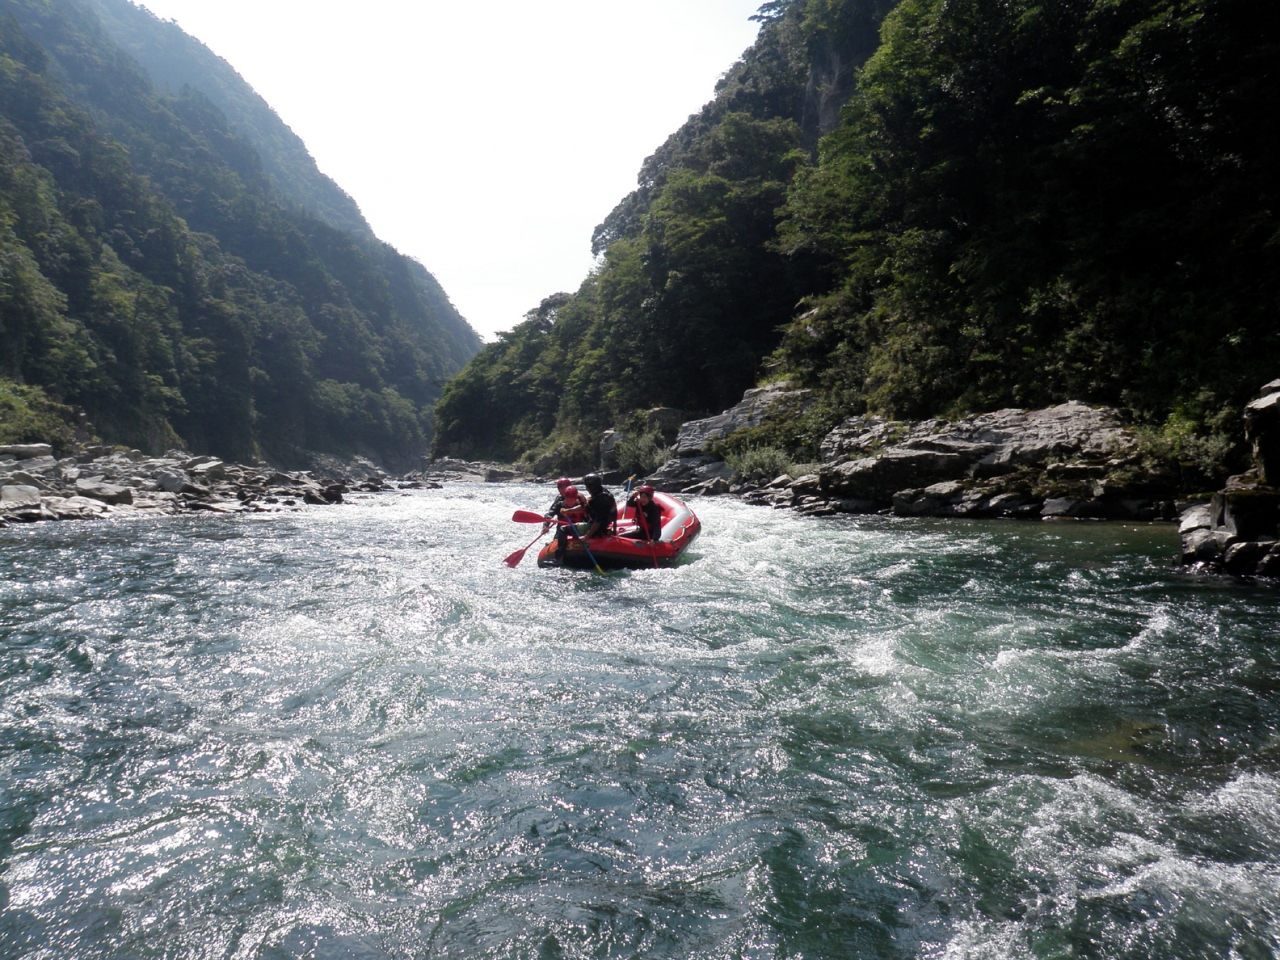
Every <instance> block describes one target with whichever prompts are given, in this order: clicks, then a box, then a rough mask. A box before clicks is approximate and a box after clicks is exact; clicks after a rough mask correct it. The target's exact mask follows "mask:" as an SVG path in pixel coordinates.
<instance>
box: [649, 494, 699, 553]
mask: <svg viewBox="0 0 1280 960" xmlns="http://www.w3.org/2000/svg"><path fill="white" fill-rule="evenodd" d="M653 499H654V501H655V502H656V503H657V504H658V506H659V507H660V508H661V509H662V512H663V513H664V514H668V515H669V516H668V519H667V522H666V523H664V524H663V525H662V540H663V541H665V542H666V543H675V542H677V541H679V540H682V539H684V537H685V536H687V535H688V533H689V531H688V530H686V527H687V526H688V525H689V523H690V521H694V522H696V518H695V517H694V515H693V511H692V510H690V509H689V507H688V506H687V505H686V504H684V503H683V502H682V501H680V500H677V499H676V498H675V497H672V496H669V495H667V494H665V493H655V494H654V495H653Z"/></svg>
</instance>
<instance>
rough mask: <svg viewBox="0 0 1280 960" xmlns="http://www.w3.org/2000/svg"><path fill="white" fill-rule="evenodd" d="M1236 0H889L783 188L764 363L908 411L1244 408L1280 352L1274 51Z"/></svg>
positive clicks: (1259, 20) (854, 398)
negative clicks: (867, 54)
mask: <svg viewBox="0 0 1280 960" xmlns="http://www.w3.org/2000/svg"><path fill="white" fill-rule="evenodd" d="M1260 13H1261V11H1260V9H1259V5H1258V4H1256V3H1252V2H1247V0H1058V2H1055V3H1049V4H1046V3H1037V2H1030V0H998V2H997V0H946V2H942V0H903V2H902V3H901V4H900V6H899V7H898V8H897V9H896V10H895V11H894V13H893V15H892V16H891V17H890V18H889V20H888V21H887V23H886V24H885V29H884V33H883V42H882V44H881V47H880V49H879V50H878V51H877V53H876V54H875V56H874V57H873V58H872V60H871V61H870V62H869V63H868V64H867V67H866V69H865V71H864V72H863V75H862V77H861V80H860V84H859V89H858V92H857V94H856V96H855V97H854V98H853V100H852V101H851V102H850V104H849V105H848V107H847V108H846V119H845V122H844V124H843V125H842V126H841V127H840V129H839V130H838V131H836V132H835V133H833V134H832V135H831V136H830V137H829V138H828V140H827V141H826V142H824V144H823V149H822V159H821V162H820V164H819V165H818V166H817V168H816V169H813V170H809V171H806V172H805V174H804V176H803V177H802V178H801V179H800V180H799V182H798V183H797V184H796V186H795V188H794V189H793V191H792V193H791V197H790V202H789V206H788V211H787V218H788V219H787V222H786V224H785V225H784V228H783V239H782V244H783V247H784V248H785V249H786V250H788V251H790V252H793V253H795V252H801V251H804V252H806V253H809V254H816V255H818V256H819V257H821V258H823V260H824V262H825V264H826V268H827V270H829V271H830V276H831V279H832V289H831V290H829V291H827V292H824V293H823V294H822V295H820V296H817V297H815V298H813V300H812V302H811V304H810V305H809V306H810V308H811V309H809V310H807V311H805V312H803V313H802V315H801V317H800V318H799V319H798V320H797V321H796V322H795V323H794V324H792V326H791V328H790V329H789V331H788V334H787V337H786V341H785V343H784V344H783V346H782V349H781V351H780V352H779V355H778V359H779V360H780V361H781V362H782V364H783V365H784V366H785V367H786V368H787V369H789V370H791V371H794V372H797V373H799V374H800V375H801V376H802V378H803V379H805V380H808V381H810V382H814V381H816V382H821V383H823V384H825V385H826V386H828V387H829V388H830V389H832V390H835V391H838V392H841V393H844V394H846V395H847V396H848V399H849V402H850V403H851V404H858V403H865V404H867V405H868V406H870V407H872V408H874V409H879V410H888V411H891V412H895V413H901V414H907V415H928V414H934V413H939V412H947V411H951V410H957V411H958V410H982V409H991V408H995V407H999V406H1002V405H1011V404H1012V405H1038V404H1044V403H1049V402H1053V401H1058V400H1062V399H1066V398H1070V397H1074V398H1079V399H1084V400H1090V401H1098V402H1109V403H1115V404H1119V405H1121V406H1122V407H1124V408H1126V409H1128V410H1130V411H1132V412H1134V413H1136V414H1138V415H1139V416H1141V417H1145V418H1148V419H1162V418H1164V417H1166V416H1168V415H1170V414H1171V413H1177V415H1178V416H1187V415H1191V416H1193V417H1195V418H1199V419H1200V420H1201V421H1203V420H1205V419H1206V418H1211V417H1212V416H1214V415H1215V414H1216V413H1217V412H1218V411H1219V410H1221V409H1222V408H1223V407H1224V406H1228V407H1236V408H1238V405H1239V404H1240V403H1241V402H1242V401H1243V400H1245V399H1247V398H1248V396H1249V394H1250V393H1251V392H1252V391H1254V390H1256V389H1257V387H1258V386H1259V385H1261V384H1262V383H1264V382H1266V381H1267V380H1269V379H1272V378H1273V377H1274V375H1275V373H1276V370H1277V367H1278V366H1280V326H1277V324H1276V321H1275V318H1276V316H1277V307H1280V298H1278V296H1277V294H1280V271H1278V269H1277V268H1278V267H1280V261H1278V259H1277V257H1278V255H1280V247H1278V246H1277V239H1280V233H1278V232H1277V228H1278V227H1280V221H1278V220H1277V215H1278V214H1280V208H1278V206H1277V201H1278V200H1280V195H1278V191H1280V180H1278V179H1277V173H1278V172H1280V167H1278V166H1277V160H1278V159H1280V157H1278V156H1277V117H1278V116H1280V88H1278V86H1277V81H1278V80H1280V75H1278V68H1280V47H1278V46H1277V40H1278V38H1277V29H1276V26H1275V23H1274V19H1273V18H1268V17H1265V16H1259V14H1260Z"/></svg>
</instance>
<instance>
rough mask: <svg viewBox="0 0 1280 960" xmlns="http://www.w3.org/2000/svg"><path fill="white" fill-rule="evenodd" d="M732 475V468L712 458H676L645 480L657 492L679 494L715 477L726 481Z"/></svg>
mask: <svg viewBox="0 0 1280 960" xmlns="http://www.w3.org/2000/svg"><path fill="white" fill-rule="evenodd" d="M732 475H733V470H732V468H730V466H729V465H728V464H727V463H725V462H724V461H723V460H717V459H715V458H714V457H709V456H697V457H676V458H673V459H671V460H668V461H667V462H666V463H664V464H663V465H662V466H661V467H659V468H658V469H657V471H655V472H654V473H652V474H650V475H649V476H648V478H647V480H648V482H649V483H651V484H653V486H655V487H657V488H658V489H659V490H666V491H667V492H669V493H680V492H682V491H684V490H688V489H689V488H690V487H693V486H694V485H696V484H699V483H704V482H705V481H707V480H711V479H714V478H716V477H723V478H724V479H725V480H726V481H727V480H728V479H729V478H730V477H731V476H732Z"/></svg>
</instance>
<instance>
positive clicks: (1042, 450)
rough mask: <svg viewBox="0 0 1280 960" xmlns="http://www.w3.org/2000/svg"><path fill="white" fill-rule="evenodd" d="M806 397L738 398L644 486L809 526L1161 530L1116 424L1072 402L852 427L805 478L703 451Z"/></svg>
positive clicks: (1153, 495)
mask: <svg viewBox="0 0 1280 960" xmlns="http://www.w3.org/2000/svg"><path fill="white" fill-rule="evenodd" d="M806 402H807V393H806V392H805V391H795V390H791V389H790V388H789V385H786V384H773V385H770V387H766V388H760V389H759V390H753V391H748V392H747V394H746V395H745V396H744V397H743V402H742V403H740V404H738V405H737V406H736V407H734V408H733V409H732V410H727V411H725V413H723V414H721V415H720V416H719V417H711V418H707V419H705V420H698V421H693V422H691V423H686V424H684V426H683V427H682V428H681V430H680V441H678V442H677V445H676V446H675V448H674V449H673V453H675V454H677V456H675V457H674V458H673V459H671V460H669V461H667V462H666V463H665V464H663V465H662V467H661V468H659V470H658V471H657V472H656V473H654V474H653V475H652V476H651V477H650V478H649V481H650V482H651V483H653V484H654V485H655V486H658V487H660V488H662V489H666V490H670V491H673V492H683V493H685V494H694V495H698V494H705V495H711V494H724V493H733V494H740V495H742V496H744V497H745V498H746V499H748V500H750V501H752V502H756V503H766V504H771V505H773V506H775V507H793V508H796V509H798V510H800V511H802V512H804V513H808V514H812V515H815V516H833V515H836V514H841V513H895V514H898V515H900V516H953V517H1005V518H1019V519H1047V520H1058V519H1087V518H1114V519H1138V520H1153V519H1165V520H1172V519H1174V517H1175V516H1176V508H1175V504H1174V501H1173V494H1174V487H1173V484H1172V482H1171V480H1170V479H1169V478H1168V477H1165V476H1163V475H1162V474H1160V473H1159V471H1154V470H1150V469H1148V468H1147V467H1146V466H1145V465H1144V462H1143V459H1142V457H1141V456H1140V453H1139V445H1138V440H1137V437H1136V435H1135V434H1134V433H1133V431H1132V430H1131V429H1130V428H1129V427H1127V426H1126V425H1125V423H1124V422H1123V420H1122V418H1121V417H1120V415H1119V413H1117V412H1116V411H1115V410H1113V409H1111V408H1108V407H1092V406H1089V405H1087V404H1083V403H1078V402H1069V403H1063V404H1059V405H1057V406H1054V407H1047V408H1044V409H1041V410H1020V409H1007V410H998V411H995V412H994V413H984V414H980V415H977V416H973V417H966V418H964V419H962V420H954V421H950V420H923V421H915V422H911V421H893V420H886V419H885V418H883V417H875V416H860V417H851V418H850V419H848V420H846V421H845V422H844V423H842V424H840V425H839V426H838V427H836V428H835V429H834V430H832V431H831V432H830V433H829V434H828V435H827V437H826V438H825V439H824V440H823V442H822V445H821V448H820V457H821V461H820V464H819V465H818V467H817V470H816V472H811V473H808V474H807V475H806V476H799V477H792V476H790V475H784V476H778V477H770V476H755V477H736V476H734V475H733V471H732V470H731V469H730V468H729V466H728V465H727V464H726V463H724V462H723V461H720V460H718V459H716V458H715V457H714V456H712V455H711V454H710V453H709V452H708V450H707V448H708V447H709V446H710V445H711V444H713V443H714V441H716V440H719V439H723V438H724V437H727V436H728V435H729V434H730V433H732V432H733V431H735V430H738V429H742V428H743V427H747V426H756V425H759V424H760V423H762V422H764V421H765V419H767V417H770V416H788V415H793V414H794V413H795V412H796V411H797V410H799V409H803V404H804V403H806Z"/></svg>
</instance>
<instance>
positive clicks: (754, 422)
mask: <svg viewBox="0 0 1280 960" xmlns="http://www.w3.org/2000/svg"><path fill="white" fill-rule="evenodd" d="M810 396H811V392H810V391H809V390H797V389H795V388H794V387H792V385H791V384H790V383H788V382H786V381H779V382H778V383H770V384H766V385H765V386H763V387H757V388H755V389H754V390H748V391H747V392H746V393H744V394H743V395H742V401H741V402H740V403H738V404H736V405H735V406H733V407H731V408H729V409H728V410H726V411H725V412H724V413H721V414H718V415H716V416H714V417H707V418H706V419H705V420H690V421H688V422H687V423H684V424H681V426H680V434H679V436H677V437H676V442H675V446H674V447H673V448H672V453H674V454H675V455H676V456H677V457H695V456H698V455H699V454H702V453H705V452H706V449H707V447H708V446H709V445H710V444H711V443H713V442H714V441H716V440H722V439H724V438H725V437H727V436H728V435H729V434H731V433H733V432H734V431H736V430H742V429H744V428H746V427H758V426H760V424H762V423H764V422H765V421H766V420H768V419H771V418H775V417H784V416H795V415H797V414H799V413H800V412H801V411H803V410H804V408H805V406H806V405H807V404H808V402H809V398H810Z"/></svg>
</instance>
